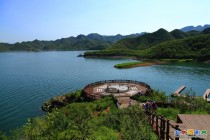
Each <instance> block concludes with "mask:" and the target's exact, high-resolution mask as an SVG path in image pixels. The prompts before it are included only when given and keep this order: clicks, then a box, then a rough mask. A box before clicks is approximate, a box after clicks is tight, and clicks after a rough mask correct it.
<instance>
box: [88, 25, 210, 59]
mask: <svg viewBox="0 0 210 140" xmlns="http://www.w3.org/2000/svg"><path fill="white" fill-rule="evenodd" d="M209 30H210V29H208V28H207V29H205V30H204V31H202V32H198V31H190V32H187V33H184V32H182V31H180V30H173V31H171V32H170V33H169V32H167V31H166V30H164V29H159V30H158V31H156V32H154V33H147V34H144V35H142V36H140V37H136V38H130V39H128V38H127V39H123V40H120V41H119V42H117V43H116V44H114V45H113V46H112V47H110V48H109V49H106V50H103V51H95V52H87V53H85V54H84V55H85V57H94V56H95V57H98V56H100V57H102V56H135V57H137V58H139V59H162V58H169V59H179V58H190V59H196V60H207V59H209V58H210V57H209V56H210V45H209V43H210V35H209V33H210V32H209Z"/></svg>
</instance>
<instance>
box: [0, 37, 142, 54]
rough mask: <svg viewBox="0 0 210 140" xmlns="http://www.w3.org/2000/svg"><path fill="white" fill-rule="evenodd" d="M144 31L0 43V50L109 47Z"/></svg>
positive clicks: (97, 48)
mask: <svg viewBox="0 0 210 140" xmlns="http://www.w3.org/2000/svg"><path fill="white" fill-rule="evenodd" d="M142 34H144V33H137V34H131V35H120V34H118V35H115V36H104V35H99V34H96V33H92V34H89V35H87V36H85V35H78V36H77V37H68V38H62V39H57V40H55V41H40V40H34V41H27V42H21V43H15V44H7V43H0V51H22V50H23V51H40V50H101V49H105V48H109V47H111V45H113V44H114V43H116V42H117V41H119V40H120V39H123V38H133V37H137V36H140V35H142Z"/></svg>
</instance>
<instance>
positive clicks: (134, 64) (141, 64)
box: [114, 60, 167, 69]
mask: <svg viewBox="0 0 210 140" xmlns="http://www.w3.org/2000/svg"><path fill="white" fill-rule="evenodd" d="M166 63H167V62H166V61H160V60H155V61H140V62H126V63H120V64H116V65H115V66H114V67H115V68H118V69H123V68H133V67H144V66H153V65H161V64H166Z"/></svg>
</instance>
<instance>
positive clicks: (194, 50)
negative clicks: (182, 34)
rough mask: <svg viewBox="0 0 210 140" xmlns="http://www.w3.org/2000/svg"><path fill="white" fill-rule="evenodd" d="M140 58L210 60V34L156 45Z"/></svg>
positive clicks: (144, 52)
mask: <svg viewBox="0 0 210 140" xmlns="http://www.w3.org/2000/svg"><path fill="white" fill-rule="evenodd" d="M139 57H142V58H150V59H162V58H167V59H174V58H176V59H179V58H181V59H182V58H184V59H196V60H201V61H205V60H209V59H210V34H208V35H198V36H193V37H188V38H185V39H178V40H171V41H167V42H163V43H160V44H158V45H155V46H153V47H151V48H149V49H147V50H145V51H142V53H139Z"/></svg>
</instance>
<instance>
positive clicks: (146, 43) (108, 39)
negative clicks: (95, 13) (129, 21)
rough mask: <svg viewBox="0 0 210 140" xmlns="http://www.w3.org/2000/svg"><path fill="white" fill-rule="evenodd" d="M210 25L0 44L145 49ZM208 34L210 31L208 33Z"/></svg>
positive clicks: (2, 45) (2, 46) (10, 48)
mask: <svg viewBox="0 0 210 140" xmlns="http://www.w3.org/2000/svg"><path fill="white" fill-rule="evenodd" d="M208 27H210V25H204V26H200V25H199V26H197V27H194V26H187V27H184V28H182V29H181V30H178V29H176V30H173V31H171V32H168V31H166V30H165V29H159V30H158V31H156V32H153V33H145V32H142V33H136V34H131V35H120V34H118V35H115V36H105V35H100V34H97V33H91V34H89V35H87V36H85V35H78V36H77V37H68V38H61V39H57V40H55V41H40V40H34V41H26V42H21V43H18V42H17V43H15V44H8V43H0V51H40V50H102V49H106V48H110V47H112V48H115V49H117V48H121V49H122V48H128V49H145V48H148V47H151V46H153V45H155V44H158V43H161V42H164V41H169V40H173V39H183V38H185V37H189V36H194V35H198V34H200V33H201V31H203V30H204V29H207V28H208ZM206 33H208V31H206Z"/></svg>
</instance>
